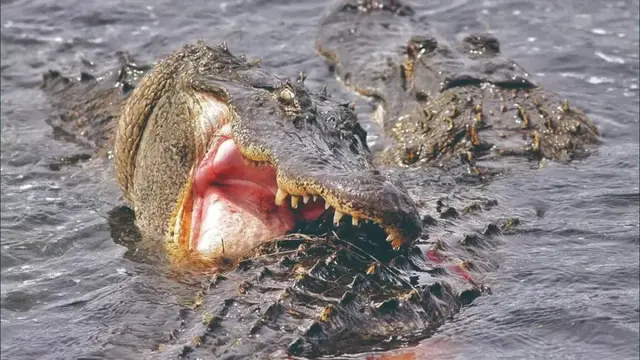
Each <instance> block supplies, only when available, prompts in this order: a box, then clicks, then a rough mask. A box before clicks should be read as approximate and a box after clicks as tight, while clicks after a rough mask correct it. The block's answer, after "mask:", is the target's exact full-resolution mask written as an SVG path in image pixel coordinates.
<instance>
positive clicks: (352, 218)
mask: <svg viewBox="0 0 640 360" xmlns="http://www.w3.org/2000/svg"><path fill="white" fill-rule="evenodd" d="M359 221H360V219H358V217H357V216H351V224H352V225H353V226H358V222H359Z"/></svg>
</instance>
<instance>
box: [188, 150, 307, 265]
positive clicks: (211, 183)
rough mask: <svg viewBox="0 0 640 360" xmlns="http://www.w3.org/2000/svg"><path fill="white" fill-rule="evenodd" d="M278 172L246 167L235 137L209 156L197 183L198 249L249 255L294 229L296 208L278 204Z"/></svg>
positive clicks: (195, 242) (194, 243) (195, 228)
mask: <svg viewBox="0 0 640 360" xmlns="http://www.w3.org/2000/svg"><path fill="white" fill-rule="evenodd" d="M276 191H277V184H276V171H275V169H274V168H273V167H253V166H247V165H246V164H245V163H244V160H243V156H242V155H241V154H240V152H239V150H238V148H237V147H236V145H235V143H234V141H233V140H232V139H225V140H222V142H221V143H220V144H219V145H218V147H217V149H215V151H213V152H211V153H210V154H208V155H207V156H206V157H205V159H204V160H203V161H202V163H201V164H200V166H199V167H198V169H197V172H196V176H195V179H194V195H195V196H194V198H196V199H197V200H196V206H195V208H194V213H195V214H196V215H195V217H194V223H193V225H192V226H193V229H192V234H194V235H195V238H194V239H192V244H191V246H192V248H195V249H196V250H197V251H198V252H202V253H209V254H212V255H221V254H222V253H223V252H224V254H225V255H227V256H235V255H237V254H244V253H246V252H247V251H248V250H250V249H252V248H253V247H255V246H257V245H259V244H260V243H262V242H265V241H267V240H270V239H273V238H275V237H278V236H281V235H284V234H286V233H287V232H288V231H290V230H291V229H293V228H294V226H295V220H294V215H293V213H292V212H291V209H290V208H289V207H288V206H287V205H286V204H283V205H282V206H277V205H276V204H275V193H276Z"/></svg>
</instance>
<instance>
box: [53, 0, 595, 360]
mask: <svg viewBox="0 0 640 360" xmlns="http://www.w3.org/2000/svg"><path fill="white" fill-rule="evenodd" d="M413 16H414V11H413V10H412V9H411V8H410V7H409V6H407V5H403V4H401V3H399V2H397V1H364V0H363V1H342V2H339V4H338V5H337V6H336V7H335V8H333V10H332V11H330V12H328V14H327V16H326V17H325V18H324V19H323V22H322V25H321V28H320V34H319V38H318V42H317V47H318V50H319V52H320V53H321V54H322V55H323V56H325V57H326V58H327V59H328V61H329V62H330V63H331V64H332V66H333V68H334V69H335V71H336V73H337V75H338V77H339V78H341V79H342V80H343V81H344V83H345V84H346V85H347V86H349V87H351V88H352V89H355V90H356V91H357V92H358V93H360V94H363V95H366V96H368V97H370V98H372V99H373V100H374V101H376V102H377V103H378V104H379V111H377V112H376V120H378V121H379V122H380V123H381V125H382V127H383V128H384V130H385V132H386V134H388V135H389V136H390V137H392V138H393V139H394V140H395V145H394V146H393V147H392V148H391V149H389V150H388V151H387V152H386V153H384V154H383V156H382V157H381V161H392V162H394V163H397V162H399V163H401V164H404V165H417V164H423V165H427V166H426V167H425V169H427V170H425V171H423V172H415V174H418V173H419V174H422V175H423V176H425V179H424V180H425V181H426V182H427V183H429V184H430V185H429V186H430V187H429V189H426V191H433V192H434V193H443V194H447V193H448V194H455V196H450V197H449V198H446V199H438V200H437V201H436V200H434V201H435V202H436V203H435V204H431V203H429V202H424V201H421V202H418V203H416V202H414V201H413V200H412V198H411V197H410V196H409V194H408V192H407V190H406V189H405V188H404V186H403V185H402V184H401V183H400V182H399V181H398V180H396V179H395V178H393V177H391V176H387V175H385V174H384V173H382V172H381V171H380V170H378V168H377V167H376V165H375V163H374V157H373V156H372V154H371V152H370V150H369V148H368V147H367V144H366V141H365V139H366V137H365V132H364V130H363V129H362V128H361V127H360V125H359V124H358V122H357V120H356V117H355V114H354V112H353V109H352V108H351V107H350V106H349V105H346V104H340V103H338V102H335V101H334V100H331V99H330V98H329V97H327V96H326V94H323V93H321V92H320V93H318V92H314V91H312V90H310V89H308V88H307V87H306V86H305V85H304V83H303V80H304V76H303V75H301V77H300V78H299V79H298V80H297V81H288V80H283V79H280V78H278V77H277V76H275V75H273V74H271V73H269V72H267V71H265V70H263V69H261V68H260V67H259V66H258V65H257V63H256V62H248V61H246V60H245V59H244V58H241V57H236V56H234V55H232V54H231V53H230V52H229V51H228V49H227V47H226V44H223V45H220V46H208V45H206V44H204V43H198V44H195V45H187V46H185V47H184V48H182V49H180V50H178V51H176V52H175V53H173V54H171V55H169V56H168V57H167V58H165V59H163V60H161V61H160V62H158V63H157V64H156V65H155V66H153V67H150V66H138V65H135V64H133V63H131V62H125V63H124V65H123V67H122V68H121V70H120V71H118V72H116V73H114V75H113V76H111V77H106V78H104V79H102V80H96V78H94V77H92V76H90V75H86V74H85V75H83V76H81V77H80V79H79V80H70V79H68V78H65V77H64V76H62V75H60V74H59V73H57V72H50V73H49V74H47V75H45V82H44V89H45V91H46V92H47V93H48V94H49V96H50V98H51V100H52V102H53V103H54V105H55V108H56V109H57V113H56V116H55V117H53V118H52V121H51V124H52V125H53V126H54V128H55V129H57V130H58V131H57V133H61V134H65V135H68V136H70V137H71V138H73V139H75V140H77V141H79V142H81V143H83V144H85V145H87V146H90V147H92V148H94V149H96V150H97V151H104V150H110V149H111V148H112V147H113V149H114V151H113V152H112V155H113V158H114V164H115V172H116V177H117V179H118V182H119V183H120V185H121V187H122V189H123V193H124V194H125V197H126V198H127V200H128V201H129V202H130V203H131V204H132V207H133V209H134V212H135V218H136V219H135V221H136V224H135V225H136V231H137V229H139V230H140V231H141V233H142V238H143V239H152V241H153V239H156V240H158V239H159V238H160V239H162V240H165V241H166V242H167V244H169V246H168V250H169V252H170V253H171V254H174V255H176V254H177V253H179V256H178V255H176V257H179V258H181V259H184V258H185V256H186V259H187V260H188V261H189V260H193V257H194V256H195V257H197V258H198V259H201V258H202V256H205V257H207V258H209V259H217V260H219V259H220V258H226V259H230V260H231V263H232V264H233V265H234V266H233V269H231V270H228V271H224V272H222V271H221V272H219V273H218V275H215V276H214V277H213V278H211V279H210V280H208V281H205V282H204V284H203V287H202V288H201V289H199V290H198V294H197V296H196V298H195V300H194V301H193V302H192V304H191V306H190V307H188V311H185V312H184V313H181V314H180V316H181V318H182V319H183V322H182V326H181V328H179V329H176V331H174V332H173V333H171V334H169V335H168V336H167V339H166V341H165V342H164V344H163V345H162V346H161V347H160V348H158V349H157V351H156V352H154V354H155V355H154V356H156V355H158V356H160V353H162V354H163V355H162V356H169V357H174V356H179V357H182V358H207V357H211V356H212V355H213V356H215V357H216V358H251V357H255V358H269V357H281V356H285V355H287V354H289V355H299V356H309V357H313V356H318V355H325V354H337V353H343V352H356V351H361V350H369V349H372V348H375V349H382V348H386V347H393V346H396V345H398V344H406V343H411V342H413V341H416V340H419V339H422V338H424V337H426V336H429V335H430V334H431V333H432V332H433V331H434V330H435V329H436V328H437V327H438V326H439V325H441V324H442V323H443V322H444V321H446V320H447V319H449V318H451V316H453V315H454V314H456V313H457V312H458V311H459V309H460V308H461V306H463V305H464V304H467V303H469V302H470V301H472V300H473V299H474V298H475V297H477V296H478V295H480V294H482V293H483V292H485V291H487V289H486V288H485V287H484V286H483V285H481V284H479V283H477V282H476V281H475V280H474V276H473V275H474V274H479V273H483V272H486V271H489V270H490V269H492V268H493V266H494V265H493V264H492V262H491V260H490V256H488V255H487V252H488V250H490V249H491V247H492V240H491V239H492V237H494V236H495V235H498V234H502V233H504V232H509V231H512V229H513V228H514V227H515V226H517V225H518V224H519V220H518V219H508V218H500V216H496V215H495V214H500V213H506V212H507V211H506V210H504V209H503V210H501V209H500V207H499V205H497V203H496V202H495V201H492V200H491V199H478V198H476V197H474V196H473V195H467V194H466V193H465V192H464V191H460V188H459V185H458V184H457V183H455V182H453V183H447V182H441V181H439V179H435V178H434V179H431V180H429V177H430V176H435V175H434V173H433V172H430V171H428V169H429V167H430V166H439V167H442V168H445V169H459V168H464V169H465V171H467V170H468V171H469V172H470V173H471V174H474V175H481V176H484V175H486V174H488V173H489V172H490V171H492V170H494V169H500V168H502V167H505V166H506V165H507V164H509V165H511V164H513V163H517V162H518V161H520V162H522V163H525V162H528V160H529V159H535V160H538V161H539V160H541V159H557V160H570V159H571V158H573V157H575V156H580V155H582V154H585V153H587V152H588V150H589V146H590V145H592V144H595V143H597V130H596V128H595V127H594V126H593V125H592V124H591V123H590V122H589V120H588V119H587V118H586V117H585V116H584V114H582V112H580V111H579V110H576V109H572V108H569V107H568V105H567V104H566V103H563V102H561V101H559V100H558V99H557V97H555V96H553V95H552V94H550V93H547V92H545V91H544V90H543V89H541V88H539V87H537V86H535V85H534V84H533V83H532V82H531V81H530V80H529V79H528V76H527V75H526V74H525V73H524V72H522V71H521V70H520V69H519V68H517V66H516V65H515V64H513V63H512V62H510V61H508V60H506V59H504V58H502V57H500V55H499V45H498V42H497V40H495V39H492V38H490V37H486V36H471V37H468V38H467V39H466V40H465V43H464V44H462V45H459V46H457V47H455V46H453V47H452V46H449V45H446V44H445V42H444V41H441V40H440V39H438V38H436V37H434V35H433V34H434V33H433V32H431V31H430V29H429V28H428V27H427V26H426V25H425V24H424V23H421V22H419V21H417V20H416V19H414V18H413ZM407 37H408V38H407ZM114 85H116V86H114ZM220 154H222V155H220ZM219 155H220V156H221V157H219ZM223 155H224V156H223ZM506 155H514V156H515V157H510V158H512V159H514V161H513V162H511V163H508V162H506V161H504V160H503V159H506V158H507V157H506ZM522 159H526V160H525V161H522ZM461 160H462V161H461ZM238 180H248V181H249V182H251V183H253V184H254V185H255V184H257V185H259V186H256V187H249V188H247V187H246V186H247V184H246V181H245V182H243V181H238ZM202 209H205V210H206V211H205V212H202ZM198 211H201V212H200V213H198ZM198 214H200V215H198ZM420 215H421V216H422V217H420ZM198 216H200V218H201V219H204V220H199V221H198V220H194V219H196V218H198ZM348 220H350V221H348ZM365 220H371V221H365ZM111 225H112V229H113V233H114V234H115V235H114V236H115V237H118V236H120V235H118V234H122V233H124V232H126V231H123V230H122V229H120V226H121V225H118V224H117V221H116V222H114V223H113V224H111ZM291 232H294V234H289V235H285V234H286V233H291ZM300 233H304V234H305V235H301V234H300ZM194 234H195V235H194ZM203 234H204V235H203ZM116 240H117V239H116ZM134 246H135V244H134ZM207 264H209V265H210V263H207ZM224 264H227V262H223V265H224ZM214 265H215V266H221V265H220V263H219V262H215V263H214Z"/></svg>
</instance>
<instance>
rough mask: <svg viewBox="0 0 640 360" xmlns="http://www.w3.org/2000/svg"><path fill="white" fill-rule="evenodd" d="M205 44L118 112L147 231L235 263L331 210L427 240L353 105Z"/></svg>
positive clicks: (120, 148) (119, 160) (129, 175)
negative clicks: (375, 157)
mask: <svg viewBox="0 0 640 360" xmlns="http://www.w3.org/2000/svg"><path fill="white" fill-rule="evenodd" d="M302 80H303V79H302V78H300V79H298V81H297V82H290V81H287V80H282V79H280V78H278V77H276V76H274V75H272V74H271V73H269V72H267V71H265V70H263V69H261V68H260V67H259V66H258V64H257V62H247V61H246V60H245V59H244V58H241V57H236V56H234V55H232V54H231V53H230V52H229V51H228V49H227V47H226V44H222V45H220V46H215V47H212V46H207V45H206V44H204V43H202V42H199V43H197V44H195V45H187V46H185V47H183V48H182V49H181V50H179V51H176V52H175V53H173V54H171V55H170V56H168V57H167V58H166V59H164V60H162V61H160V62H159V63H157V64H156V65H155V66H154V67H153V69H151V71H150V72H149V73H147V74H146V75H145V76H144V78H142V80H141V81H140V82H139V84H138V85H137V86H136V87H135V89H134V90H133V91H132V92H131V94H130V95H129V96H128V98H127V99H126V102H125V103H124V105H123V108H122V109H121V116H120V118H119V122H118V124H117V130H116V137H115V147H114V149H115V151H114V156H115V169H116V176H117V180H118V182H119V183H120V185H121V187H122V189H123V192H124V194H125V197H126V198H127V199H128V200H129V201H130V202H131V203H132V204H133V205H134V210H135V213H136V219H137V224H138V226H139V227H140V229H141V230H142V232H143V233H144V234H146V235H151V236H158V235H162V236H168V237H169V243H171V244H175V245H181V246H179V247H178V248H182V249H184V248H186V249H188V250H190V251H195V252H198V253H201V254H207V255H215V256H218V255H223V256H224V257H225V258H232V259H234V258H237V257H239V256H241V255H243V254H244V253H246V252H247V251H249V250H250V249H251V248H253V247H255V246H257V245H259V244H260V243H262V242H264V241H268V240H270V239H273V238H275V237H278V236H281V235H284V234H285V233H287V232H289V231H291V230H292V229H294V228H295V227H296V224H299V223H300V222H308V221H313V220H315V219H318V218H319V217H320V216H321V215H322V214H323V213H325V212H326V211H334V215H333V220H334V223H336V224H338V223H339V222H340V221H341V219H343V216H344V215H349V217H350V218H351V222H352V223H353V224H354V225H357V224H358V223H359V221H365V220H368V221H372V222H374V223H376V224H378V225H379V226H380V227H381V228H382V229H383V230H384V231H385V232H386V234H387V235H388V237H387V240H388V241H389V242H390V243H391V244H392V245H393V246H394V247H399V246H401V245H402V244H405V243H409V242H411V241H412V240H414V239H415V238H417V237H418V235H419V234H420V232H421V224H420V219H419V217H418V212H417V209H416V206H415V204H414V202H413V200H412V199H411V198H410V197H409V195H408V194H407V191H406V190H405V189H404V188H403V186H402V185H401V184H400V183H399V182H398V181H396V180H392V179H390V178H389V177H386V176H384V175H383V174H381V173H380V172H379V171H378V170H377V169H376V168H375V167H374V166H373V165H372V157H371V153H370V151H369V149H368V147H367V144H366V133H365V131H364V130H363V129H362V127H361V126H360V125H359V123H358V122H357V119H356V116H355V114H354V112H353V110H352V109H351V108H350V107H349V106H348V105H340V104H338V103H336V102H334V101H332V100H330V99H328V98H327V97H326V96H324V95H322V94H316V93H314V92H311V91H310V90H309V89H307V88H306V87H305V86H304V85H303V83H302ZM345 219H346V218H345Z"/></svg>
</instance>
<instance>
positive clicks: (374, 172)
mask: <svg viewBox="0 0 640 360" xmlns="http://www.w3.org/2000/svg"><path fill="white" fill-rule="evenodd" d="M371 174H372V175H375V176H378V175H380V171H379V170H371Z"/></svg>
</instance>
